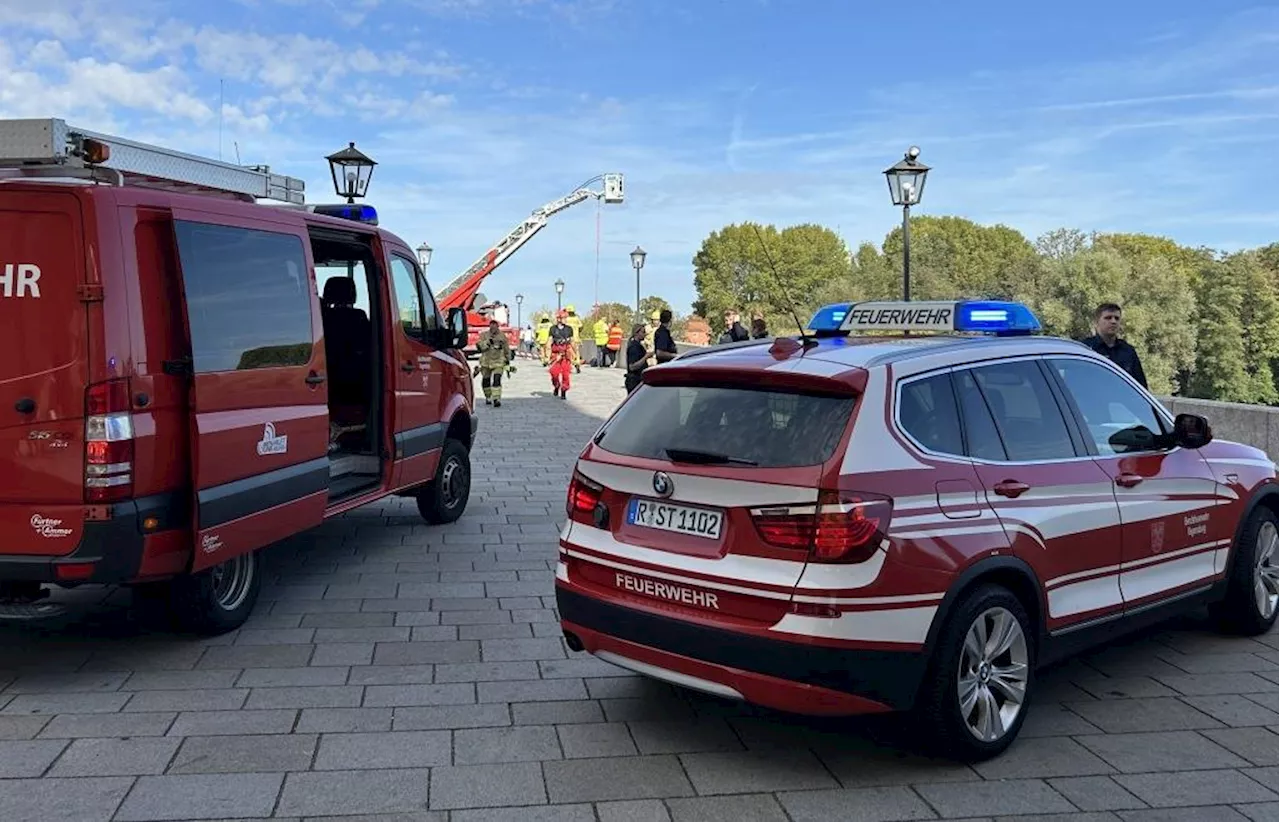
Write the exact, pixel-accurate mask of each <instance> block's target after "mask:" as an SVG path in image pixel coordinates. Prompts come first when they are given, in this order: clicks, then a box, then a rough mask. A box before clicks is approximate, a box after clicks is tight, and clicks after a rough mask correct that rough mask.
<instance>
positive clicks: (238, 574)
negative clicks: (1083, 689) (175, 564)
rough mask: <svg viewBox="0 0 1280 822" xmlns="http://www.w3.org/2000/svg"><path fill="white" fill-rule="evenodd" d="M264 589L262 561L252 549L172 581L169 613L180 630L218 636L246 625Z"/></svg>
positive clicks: (170, 584)
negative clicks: (219, 563)
mask: <svg viewBox="0 0 1280 822" xmlns="http://www.w3.org/2000/svg"><path fill="white" fill-rule="evenodd" d="M228 575H230V576H228ZM261 590H262V560H261V558H260V556H259V552H257V551H250V552H249V553H246V554H241V555H240V556H238V557H233V558H232V559H229V560H227V561H226V562H224V563H222V564H221V565H216V566H214V567H213V568H207V569H205V570H203V571H200V572H199V573H196V574H190V575H187V576H181V577H178V578H176V579H174V580H171V581H170V582H169V612H170V614H171V615H172V616H173V619H174V622H175V624H176V626H177V627H178V628H179V629H180V630H184V631H190V632H191V633H195V634H201V635H204V636H217V635H218V634H225V633H226V632H228V631H234V630H235V629H236V628H239V627H240V626H241V625H243V624H244V622H245V620H246V619H248V618H249V614H251V613H252V612H253V606H254V604H255V603H257V601H258V593H259V592H260V591H261Z"/></svg>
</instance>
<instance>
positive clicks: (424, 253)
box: [417, 243, 433, 275]
mask: <svg viewBox="0 0 1280 822" xmlns="http://www.w3.org/2000/svg"><path fill="white" fill-rule="evenodd" d="M417 250H418V265H420V266H422V273H423V274H424V275H425V274H426V273H427V266H429V265H431V252H432V250H433V249H432V248H431V246H429V245H427V244H426V243H423V244H422V245H420V246H418V249H417Z"/></svg>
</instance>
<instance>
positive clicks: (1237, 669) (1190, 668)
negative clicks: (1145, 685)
mask: <svg viewBox="0 0 1280 822" xmlns="http://www.w3.org/2000/svg"><path fill="white" fill-rule="evenodd" d="M1271 656H1272V658H1271V659H1267V658H1265V657H1263V656H1262V655H1260V654H1256V653H1249V652H1247V651H1241V652H1237V653H1231V652H1228V653H1222V654H1182V653H1178V652H1177V651H1165V652H1162V653H1161V654H1160V658H1161V659H1163V660H1165V661H1166V662H1168V663H1169V664H1171V665H1173V666H1174V667H1176V668H1179V669H1180V670H1183V671H1186V672H1187V673H1189V674H1227V673H1246V672H1255V673H1260V672H1263V671H1274V670H1275V669H1276V663H1275V659H1274V656H1275V654H1274V653H1273V654H1272V655H1271Z"/></svg>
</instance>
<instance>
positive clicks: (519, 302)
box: [516, 294, 524, 328]
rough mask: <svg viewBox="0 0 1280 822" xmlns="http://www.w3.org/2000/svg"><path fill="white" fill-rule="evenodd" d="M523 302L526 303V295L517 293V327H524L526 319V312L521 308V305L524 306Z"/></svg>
mask: <svg viewBox="0 0 1280 822" xmlns="http://www.w3.org/2000/svg"><path fill="white" fill-rule="evenodd" d="M523 304H524V295H523V294H517V295H516V328H524V321H523V317H524V312H523V310H522V309H521V308H520V306H522V305H523Z"/></svg>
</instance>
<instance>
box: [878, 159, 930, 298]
mask: <svg viewBox="0 0 1280 822" xmlns="http://www.w3.org/2000/svg"><path fill="white" fill-rule="evenodd" d="M919 156H920V149H919V148H918V147H917V146H912V147H911V148H909V149H907V153H906V154H904V155H902V160H901V161H900V162H897V163H894V164H893V165H892V166H890V167H889V168H886V169H885V170H884V176H885V179H887V180H888V181H889V196H890V197H892V198H893V204H894V205H896V206H902V299H903V300H908V301H909V300H910V299H911V207H912V206H913V205H917V204H918V203H919V202H920V198H921V197H922V196H924V181H925V177H927V176H928V175H929V167H928V166H927V165H925V164H924V163H922V162H920V161H919V159H917V158H919Z"/></svg>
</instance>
